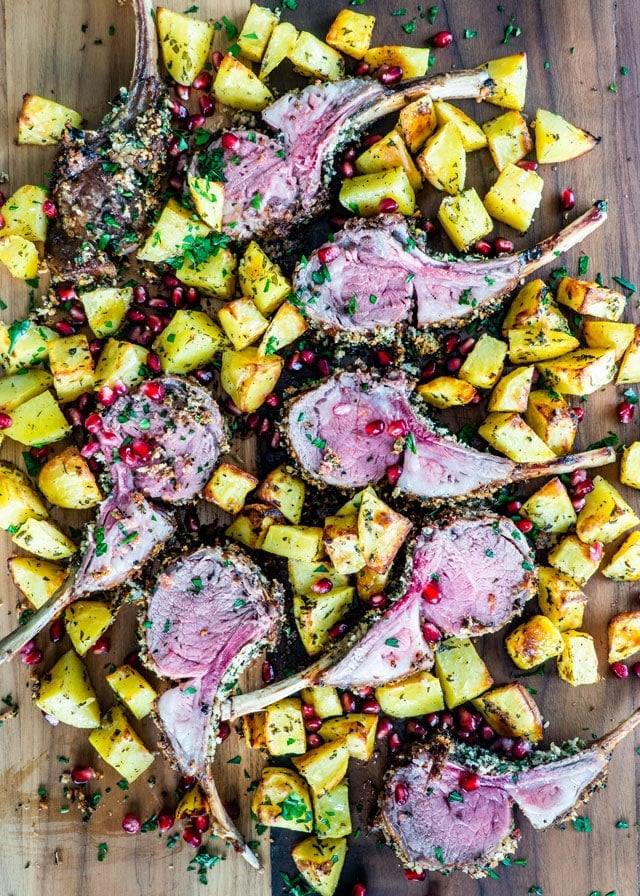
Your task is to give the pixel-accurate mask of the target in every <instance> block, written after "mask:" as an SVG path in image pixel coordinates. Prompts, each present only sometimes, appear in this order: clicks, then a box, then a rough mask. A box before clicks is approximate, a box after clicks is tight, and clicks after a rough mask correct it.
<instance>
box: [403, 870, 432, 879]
mask: <svg viewBox="0 0 640 896" xmlns="http://www.w3.org/2000/svg"><path fill="white" fill-rule="evenodd" d="M404 876H405V877H406V879H407V880H426V879H427V872H426V871H411V870H410V869H409V868H405V869H404Z"/></svg>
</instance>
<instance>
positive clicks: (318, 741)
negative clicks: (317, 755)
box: [307, 733, 324, 750]
mask: <svg viewBox="0 0 640 896" xmlns="http://www.w3.org/2000/svg"><path fill="white" fill-rule="evenodd" d="M323 743H324V741H323V739H322V738H321V737H320V735H319V734H315V733H312V734H307V746H308V747H309V749H311V750H314V749H315V748H316V747H321V746H322V744H323Z"/></svg>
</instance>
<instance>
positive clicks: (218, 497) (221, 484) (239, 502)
mask: <svg viewBox="0 0 640 896" xmlns="http://www.w3.org/2000/svg"><path fill="white" fill-rule="evenodd" d="M257 484H258V479H257V478H256V477H255V476H252V475H251V473H248V472H247V471H246V470H242V469H241V468H240V467H236V466H235V464H230V463H227V462H223V463H221V464H220V466H219V467H217V468H216V469H215V470H214V471H213V473H212V475H211V479H209V481H208V482H207V484H206V485H205V487H204V489H203V491H202V497H203V498H204V499H205V501H211V503H212V504H215V505H216V506H217V507H220V509H221V510H224V511H226V513H239V512H240V511H241V510H242V508H243V507H244V504H245V500H246V498H247V495H248V494H249V492H251V491H253V489H254V488H255V487H256V486H257Z"/></svg>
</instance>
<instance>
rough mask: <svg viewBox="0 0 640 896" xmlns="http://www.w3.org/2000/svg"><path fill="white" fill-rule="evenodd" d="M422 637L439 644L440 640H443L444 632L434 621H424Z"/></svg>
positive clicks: (428, 642)
mask: <svg viewBox="0 0 640 896" xmlns="http://www.w3.org/2000/svg"><path fill="white" fill-rule="evenodd" d="M422 637H423V638H424V639H425V641H426V642H427V644H437V643H438V641H441V640H442V632H441V631H440V629H439V628H438V626H437V625H434V624H433V623H432V622H423V623H422Z"/></svg>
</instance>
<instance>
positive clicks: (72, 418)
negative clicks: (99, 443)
mask: <svg viewBox="0 0 640 896" xmlns="http://www.w3.org/2000/svg"><path fill="white" fill-rule="evenodd" d="M67 420H68V421H69V423H70V424H71V425H72V426H84V417H83V416H82V414H81V412H80V411H79V410H78V408H67Z"/></svg>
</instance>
